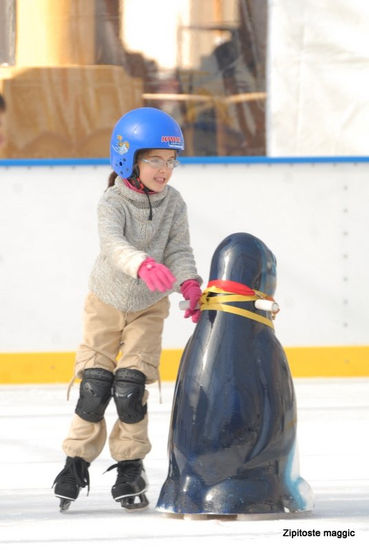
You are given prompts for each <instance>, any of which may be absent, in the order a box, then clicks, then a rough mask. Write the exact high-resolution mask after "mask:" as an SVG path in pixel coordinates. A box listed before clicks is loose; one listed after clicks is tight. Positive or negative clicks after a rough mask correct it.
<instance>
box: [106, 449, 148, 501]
mask: <svg viewBox="0 0 369 550" xmlns="http://www.w3.org/2000/svg"><path fill="white" fill-rule="evenodd" d="M113 468H117V469H118V474H117V479H116V482H115V484H114V485H113V487H112V489H111V494H112V495H113V499H114V500H116V501H117V502H120V504H121V506H122V507H123V508H126V509H127V510H143V509H144V508H147V507H148V505H149V501H148V500H147V498H146V495H145V492H146V490H147V480H146V475H145V469H144V467H143V464H142V460H140V459H137V460H121V461H120V462H118V463H117V464H113V466H110V468H108V469H107V470H106V471H107V472H108V471H109V470H112V469H113ZM136 498H137V499H138V501H136Z"/></svg>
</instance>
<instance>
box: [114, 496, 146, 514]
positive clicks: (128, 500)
mask: <svg viewBox="0 0 369 550" xmlns="http://www.w3.org/2000/svg"><path fill="white" fill-rule="evenodd" d="M136 498H137V499H138V502H135V500H136ZM117 502H120V505H121V507H122V508H125V510H127V512H134V511H142V510H145V509H146V508H147V507H148V506H149V501H148V500H147V498H146V495H145V494H144V493H142V494H140V495H134V496H129V497H123V498H121V499H119V500H117Z"/></svg>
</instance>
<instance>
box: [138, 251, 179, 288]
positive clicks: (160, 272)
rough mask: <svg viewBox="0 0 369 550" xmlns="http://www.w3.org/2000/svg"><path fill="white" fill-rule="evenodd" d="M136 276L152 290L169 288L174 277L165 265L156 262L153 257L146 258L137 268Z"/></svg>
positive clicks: (174, 279)
mask: <svg viewBox="0 0 369 550" xmlns="http://www.w3.org/2000/svg"><path fill="white" fill-rule="evenodd" d="M137 274H138V276H139V277H140V278H141V279H142V280H143V281H145V283H146V285H147V286H148V288H149V289H150V290H151V291H152V292H154V291H155V290H159V291H160V292H165V291H166V290H171V288H172V287H173V284H174V282H175V281H176V278H175V277H174V275H173V273H172V272H171V271H170V269H168V268H167V267H166V266H165V265H163V264H159V263H157V262H156V261H155V260H154V259H153V258H146V260H144V261H143V262H142V264H141V265H140V267H139V269H138V273H137Z"/></svg>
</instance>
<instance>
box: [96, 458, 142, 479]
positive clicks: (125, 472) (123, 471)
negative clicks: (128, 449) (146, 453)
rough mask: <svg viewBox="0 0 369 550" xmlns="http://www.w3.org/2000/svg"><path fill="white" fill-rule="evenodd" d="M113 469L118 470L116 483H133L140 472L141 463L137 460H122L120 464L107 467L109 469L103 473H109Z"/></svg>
mask: <svg viewBox="0 0 369 550" xmlns="http://www.w3.org/2000/svg"><path fill="white" fill-rule="evenodd" d="M114 468H117V470H118V476H117V481H116V483H118V482H119V483H120V482H122V481H134V480H135V479H136V478H137V476H138V475H139V474H140V473H141V471H142V463H141V460H139V459H138V460H122V461H121V462H117V463H116V464H112V466H109V468H108V469H107V470H106V471H105V472H104V473H106V472H110V471H111V470H113V469H114Z"/></svg>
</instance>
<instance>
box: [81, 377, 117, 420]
mask: <svg viewBox="0 0 369 550" xmlns="http://www.w3.org/2000/svg"><path fill="white" fill-rule="evenodd" d="M113 380H114V374H113V373H111V372H109V371H108V370H105V369H100V368H94V369H86V370H84V371H83V374H82V382H81V385H80V388H79V399H78V402H77V407H76V411H75V412H76V414H78V416H80V417H81V418H83V420H88V421H89V422H100V420H102V419H103V418H104V413H105V409H106V407H107V406H108V404H109V401H110V399H111V394H112V392H111V388H112V384H113Z"/></svg>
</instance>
